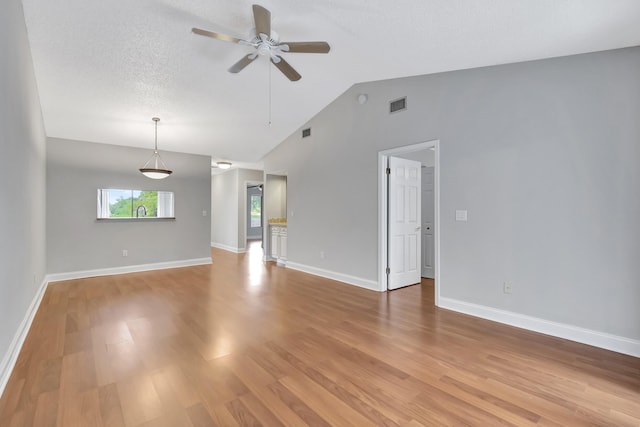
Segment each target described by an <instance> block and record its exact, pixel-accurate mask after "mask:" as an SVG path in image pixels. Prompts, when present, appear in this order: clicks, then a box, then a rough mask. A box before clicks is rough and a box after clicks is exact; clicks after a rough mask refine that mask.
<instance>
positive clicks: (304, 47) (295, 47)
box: [278, 42, 331, 53]
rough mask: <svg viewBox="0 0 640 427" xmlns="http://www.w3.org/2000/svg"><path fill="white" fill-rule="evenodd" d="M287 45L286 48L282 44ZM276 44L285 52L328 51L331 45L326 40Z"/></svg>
mask: <svg viewBox="0 0 640 427" xmlns="http://www.w3.org/2000/svg"><path fill="white" fill-rule="evenodd" d="M285 45H286V46H289V49H288V50H287V49H286V48H284V46H285ZM278 46H281V47H283V49H282V50H283V51H285V52H300V53H329V50H330V49H331V47H330V46H329V43H327V42H282V43H280V44H279V45H278Z"/></svg>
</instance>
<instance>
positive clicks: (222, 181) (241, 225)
mask: <svg viewBox="0 0 640 427" xmlns="http://www.w3.org/2000/svg"><path fill="white" fill-rule="evenodd" d="M262 176H263V174H262V171H258V170H250V169H232V170H228V171H226V172H224V173H221V174H216V175H213V176H212V177H211V244H212V245H214V246H221V247H223V248H225V249H229V250H234V251H242V250H244V249H245V244H246V233H247V232H246V218H245V215H246V203H247V202H246V195H245V192H246V183H247V182H261V181H262Z"/></svg>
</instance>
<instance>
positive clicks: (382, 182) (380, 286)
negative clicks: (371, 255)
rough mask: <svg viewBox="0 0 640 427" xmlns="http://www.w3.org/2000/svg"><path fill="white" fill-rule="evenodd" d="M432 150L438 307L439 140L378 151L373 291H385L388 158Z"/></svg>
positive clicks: (435, 269)
mask: <svg viewBox="0 0 640 427" xmlns="http://www.w3.org/2000/svg"><path fill="white" fill-rule="evenodd" d="M432 147H433V148H434V157H435V159H434V160H435V162H434V168H433V176H434V182H433V190H434V210H435V216H434V230H433V234H434V246H435V254H434V258H435V259H434V273H435V304H436V306H440V285H441V280H440V276H441V275H440V140H439V139H434V140H431V141H425V142H420V143H417V144H411V145H405V146H403V147H396V148H391V149H388V150H382V151H379V152H378V282H377V283H376V290H378V291H381V292H384V291H386V290H387V272H386V270H387V246H388V242H387V226H388V224H387V203H388V202H387V196H388V189H387V177H386V168H387V164H388V158H389V156H392V155H397V154H406V153H413V152H416V151H421V150H427V149H429V148H432Z"/></svg>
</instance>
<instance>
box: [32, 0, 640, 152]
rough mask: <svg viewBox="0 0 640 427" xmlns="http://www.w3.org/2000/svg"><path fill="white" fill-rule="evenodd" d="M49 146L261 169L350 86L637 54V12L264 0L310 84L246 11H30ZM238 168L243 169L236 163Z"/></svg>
mask: <svg viewBox="0 0 640 427" xmlns="http://www.w3.org/2000/svg"><path fill="white" fill-rule="evenodd" d="M23 4H24V9H25V19H26V23H27V31H28V34H29V40H30V43H31V50H32V55H33V60H34V66H35V73H36V79H37V83H38V89H39V93H40V99H41V104H42V112H43V116H44V122H45V128H46V133H47V135H48V136H50V137H59V138H68V139H76V140H85V141H92V142H99V143H108V144H117V145H128V146H135V147H148V148H151V147H152V146H153V122H152V121H151V118H152V117H153V116H158V117H160V118H161V121H160V126H159V128H158V143H159V148H160V150H169V151H178V152H186V153H196V154H205V155H211V156H212V157H213V158H214V159H224V160H231V161H232V162H236V163H237V162H245V163H244V164H255V163H259V161H260V159H261V158H262V157H263V156H264V155H265V154H266V153H268V152H269V151H270V150H271V149H273V148H274V147H275V146H276V145H277V144H279V143H280V142H281V141H282V140H283V139H285V138H286V137H287V136H289V135H290V134H291V133H293V132H295V131H296V130H297V129H298V128H299V127H300V126H302V125H303V124H304V123H305V122H306V121H307V120H309V119H310V118H311V117H313V115H315V114H316V113H317V112H319V111H320V110H321V109H322V108H324V107H325V106H326V105H327V104H329V103H330V102H331V101H332V100H334V99H335V98H336V97H337V96H339V95H340V94H341V93H342V92H344V91H345V90H346V89H348V88H349V87H350V86H352V85H353V84H355V83H359V82H364V81H371V80H380V79H388V78H396V77H404V76H411V75H419V74H428V73H434V72H441V71H449V70H457V69H465V68H472V67H479V66H486V65H494V64H502V63H510V62H519V61H526V60H533V59H540V58H548V57H555V56H564V55H571V54H577V53H584V52H591V51H598V50H605V49H612V48H619V47H627V46H635V45H639V44H640V25H638V19H639V18H640V1H637V0H616V1H611V0H399V1H395V2H392V1H388V0H387V1H383V0H264V1H260V4H261V5H262V6H264V7H265V8H267V9H269V10H270V11H271V16H272V29H274V30H275V31H277V32H278V33H279V34H280V37H281V39H282V40H286V41H307V40H310V41H312V40H313V41H315V40H326V41H327V42H328V43H329V44H330V45H331V51H330V52H329V54H327V55H323V54H304V53H287V54H285V58H286V60H287V61H288V62H289V63H290V64H291V65H292V66H293V67H294V68H295V69H296V70H297V71H298V72H299V73H300V74H302V79H301V80H300V81H297V82H291V81H289V80H288V79H287V78H286V77H285V76H284V75H283V74H282V73H280V72H279V71H278V69H277V68H275V67H273V66H271V65H270V63H269V62H268V61H267V59H266V58H264V57H260V58H259V59H258V60H256V61H255V62H254V63H252V64H250V65H249V66H248V67H247V68H245V69H244V70H243V71H242V72H240V73H238V74H231V73H229V72H227V69H228V68H229V67H230V66H231V65H232V64H234V63H235V62H236V61H238V60H239V59H240V58H241V57H242V56H243V55H246V54H248V53H250V52H251V51H252V49H253V48H251V47H248V46H242V45H238V44H232V43H227V42H223V41H219V40H215V39H212V38H207V37H202V36H198V35H195V34H193V33H192V32H191V28H192V27H199V28H203V29H207V30H211V31H215V32H220V33H225V34H228V35H232V36H236V37H239V38H243V39H246V38H249V32H250V30H251V29H252V28H253V27H254V21H253V15H252V11H251V5H252V2H249V1H246V0H233V1H232V0H180V1H178V0H135V1H132V0H107V1H104V0H101V1H98V0H66V1H63V2H55V1H51V0H23ZM241 164H242V163H241Z"/></svg>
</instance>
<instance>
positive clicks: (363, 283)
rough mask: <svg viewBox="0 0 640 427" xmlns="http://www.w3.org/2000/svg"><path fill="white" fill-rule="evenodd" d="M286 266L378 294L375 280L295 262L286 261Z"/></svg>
mask: <svg viewBox="0 0 640 427" xmlns="http://www.w3.org/2000/svg"><path fill="white" fill-rule="evenodd" d="M286 266H287V268H290V269H292V270H298V271H302V272H304V273H309V274H313V275H314V276H320V277H325V278H327V279H331V280H337V281H338V282H344V283H348V284H349V285H354V286H358V287H360V288H365V289H369V290H372V291H376V292H380V289H379V288H378V282H377V281H376V280H368V279H363V278H361V277H356V276H350V275H348V274H342V273H338V272H335V271H330V270H325V269H322V268H317V267H311V266H309V265H304V264H298V263H297V262H291V261H287V264H286Z"/></svg>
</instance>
